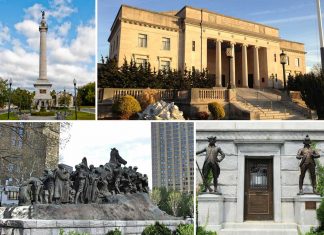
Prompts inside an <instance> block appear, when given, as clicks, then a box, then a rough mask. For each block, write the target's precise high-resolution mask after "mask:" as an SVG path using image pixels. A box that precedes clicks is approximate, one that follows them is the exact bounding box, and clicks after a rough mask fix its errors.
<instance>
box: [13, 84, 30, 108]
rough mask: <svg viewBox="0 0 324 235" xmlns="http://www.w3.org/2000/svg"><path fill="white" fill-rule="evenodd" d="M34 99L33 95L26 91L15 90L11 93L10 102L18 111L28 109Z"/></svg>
mask: <svg viewBox="0 0 324 235" xmlns="http://www.w3.org/2000/svg"><path fill="white" fill-rule="evenodd" d="M33 99H34V94H33V93H32V92H30V91H28V90H25V89H21V88H17V89H15V90H13V91H12V94H11V102H12V103H13V104H14V105H16V106H18V107H19V109H21V110H22V109H30V107H31V105H32V103H33Z"/></svg>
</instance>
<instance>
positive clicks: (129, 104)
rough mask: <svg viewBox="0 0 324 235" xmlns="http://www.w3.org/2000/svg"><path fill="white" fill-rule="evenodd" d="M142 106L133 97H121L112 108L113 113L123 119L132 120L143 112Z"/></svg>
mask: <svg viewBox="0 0 324 235" xmlns="http://www.w3.org/2000/svg"><path fill="white" fill-rule="evenodd" d="M141 110H142V109H141V105H140V104H139V102H138V101H137V100H136V99H135V98H134V97H133V96H131V95H126V96H123V97H121V98H120V99H119V100H117V102H115V103H114V104H113V106H112V112H113V113H114V114H116V115H117V116H119V117H120V118H121V119H130V118H132V117H134V115H136V113H138V112H141Z"/></svg>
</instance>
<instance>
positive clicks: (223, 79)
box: [222, 74, 226, 87]
mask: <svg viewBox="0 0 324 235" xmlns="http://www.w3.org/2000/svg"><path fill="white" fill-rule="evenodd" d="M222 87H226V84H225V75H224V74H222Z"/></svg>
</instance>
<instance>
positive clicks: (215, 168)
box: [196, 136, 225, 194]
mask: <svg viewBox="0 0 324 235" xmlns="http://www.w3.org/2000/svg"><path fill="white" fill-rule="evenodd" d="M207 139H208V142H209V145H208V146H207V147H206V148H204V149H203V150H200V151H197V152H196V154H197V155H198V154H201V153H204V152H206V158H205V162H204V165H203V168H202V177H203V181H204V184H205V191H206V190H207V189H208V190H209V191H210V192H211V191H212V189H211V188H210V186H209V184H208V182H207V178H208V174H209V171H210V170H211V171H212V173H213V178H214V192H215V193H217V194H219V193H218V191H217V185H218V177H219V174H220V168H219V164H218V163H219V162H221V161H222V160H223V159H224V158H225V154H224V153H223V151H222V150H221V148H220V147H217V146H216V139H217V138H216V137H213V136H212V137H208V138H207ZM218 154H220V156H221V157H220V158H218Z"/></svg>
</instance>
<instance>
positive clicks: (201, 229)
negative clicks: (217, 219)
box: [197, 226, 217, 235]
mask: <svg viewBox="0 0 324 235" xmlns="http://www.w3.org/2000/svg"><path fill="white" fill-rule="evenodd" d="M197 235H217V233H216V232H210V231H206V229H205V228H204V227H201V226H199V227H198V228H197Z"/></svg>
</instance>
